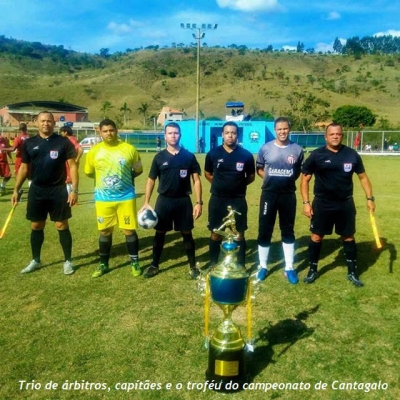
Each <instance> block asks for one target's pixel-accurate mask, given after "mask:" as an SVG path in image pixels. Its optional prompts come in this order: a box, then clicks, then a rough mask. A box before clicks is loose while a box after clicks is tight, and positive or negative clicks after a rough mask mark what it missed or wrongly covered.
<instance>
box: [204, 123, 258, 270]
mask: <svg viewBox="0 0 400 400" xmlns="http://www.w3.org/2000/svg"><path fill="white" fill-rule="evenodd" d="M238 130H239V128H238V126H237V124H236V123H235V122H226V123H225V124H224V125H223V127H222V141H223V144H222V145H221V146H218V147H216V148H215V149H213V150H210V151H209V152H208V153H207V155H206V159H205V165H204V175H205V177H206V179H207V180H208V181H209V182H210V183H211V188H210V192H211V198H210V202H209V204H208V228H209V230H210V231H211V236H210V242H209V252H210V254H209V257H210V264H211V266H214V265H215V264H217V263H218V258H219V254H220V248H221V242H222V236H221V235H220V234H218V233H216V232H214V229H218V227H219V226H220V225H221V224H222V222H223V221H224V218H225V217H226V214H227V209H228V207H230V209H231V210H234V211H236V212H237V214H236V217H234V218H236V229H237V232H238V235H237V237H236V238H235V241H236V242H237V244H238V245H239V251H238V253H237V261H238V263H239V264H240V265H242V266H245V263H246V239H245V231H246V230H247V228H248V226H247V210H248V207H247V202H246V191H247V186H248V185H250V184H251V183H253V182H254V179H255V174H256V169H255V164H254V158H253V155H252V154H251V153H250V152H249V151H248V150H245V149H243V148H242V147H240V146H239V145H238Z"/></svg>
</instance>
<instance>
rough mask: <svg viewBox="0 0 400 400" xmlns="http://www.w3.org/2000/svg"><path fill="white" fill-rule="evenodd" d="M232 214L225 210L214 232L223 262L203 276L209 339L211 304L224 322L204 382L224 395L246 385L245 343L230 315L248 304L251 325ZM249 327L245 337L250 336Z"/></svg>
mask: <svg viewBox="0 0 400 400" xmlns="http://www.w3.org/2000/svg"><path fill="white" fill-rule="evenodd" d="M235 214H238V213H237V212H236V211H235V210H233V209H232V207H230V206H229V207H228V215H227V216H226V217H225V218H224V219H223V224H222V225H221V227H219V228H218V229H214V232H215V233H217V234H219V235H221V236H223V237H224V240H223V242H222V245H221V248H222V251H223V252H224V253H225V257H224V258H223V260H222V261H221V262H220V263H218V264H216V265H215V266H214V267H213V268H212V269H211V270H210V271H208V273H207V275H206V276H205V295H206V305H205V333H206V336H207V337H208V308H209V306H210V301H209V299H210V298H211V300H212V301H213V302H214V303H215V304H217V305H218V307H219V308H220V309H221V310H222V311H223V313H224V320H223V321H222V323H220V324H219V325H218V327H217V328H216V330H215V331H214V334H213V335H212V337H211V339H210V340H209V342H208V350H209V355H208V369H207V371H206V378H207V379H208V380H210V381H211V380H214V381H215V382H217V383H219V385H216V388H218V387H219V388H220V390H223V391H231V390H240V388H241V387H242V384H243V383H244V382H245V381H246V352H245V351H246V343H245V341H244V339H243V337H242V335H241V333H240V329H239V327H238V326H237V325H236V324H235V323H234V322H233V321H232V312H233V311H234V310H235V309H236V308H237V307H238V306H240V305H241V304H244V303H246V302H247V307H248V309H247V311H248V314H247V316H248V321H247V322H248V325H249V323H250V322H251V321H250V317H249V315H250V313H251V308H250V303H251V282H250V279H249V273H248V272H247V271H246V269H245V268H244V267H243V266H241V265H239V264H237V262H236V253H237V251H238V249H237V247H238V246H237V243H236V242H235V241H234V239H236V238H237V237H238V232H237V231H236V221H235ZM249 332H250V330H249V326H248V336H249Z"/></svg>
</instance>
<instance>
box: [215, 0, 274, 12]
mask: <svg viewBox="0 0 400 400" xmlns="http://www.w3.org/2000/svg"><path fill="white" fill-rule="evenodd" d="M217 4H218V5H219V7H221V8H231V9H233V10H239V11H244V12H252V11H276V10H279V9H281V6H280V5H279V3H278V1H277V0H217Z"/></svg>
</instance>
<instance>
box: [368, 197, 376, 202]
mask: <svg viewBox="0 0 400 400" xmlns="http://www.w3.org/2000/svg"><path fill="white" fill-rule="evenodd" d="M367 201H375V197H374V196H371V197H367Z"/></svg>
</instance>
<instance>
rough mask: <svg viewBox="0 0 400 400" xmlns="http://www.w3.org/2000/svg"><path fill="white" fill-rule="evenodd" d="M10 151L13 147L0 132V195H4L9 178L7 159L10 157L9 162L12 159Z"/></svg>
mask: <svg viewBox="0 0 400 400" xmlns="http://www.w3.org/2000/svg"><path fill="white" fill-rule="evenodd" d="M11 151H13V148H12V147H11V145H10V142H9V141H8V139H6V138H5V137H3V136H2V135H1V133H0V178H3V179H2V182H1V184H0V196H3V195H5V193H6V184H7V182H8V181H9V180H10V179H11V171H10V165H9V163H8V159H10V160H11V162H12V160H13V159H12V156H11Z"/></svg>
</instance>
